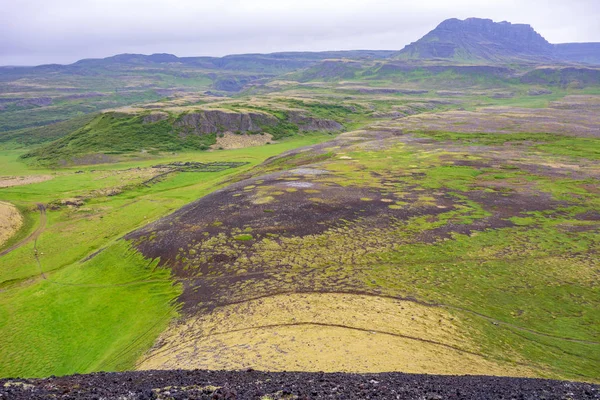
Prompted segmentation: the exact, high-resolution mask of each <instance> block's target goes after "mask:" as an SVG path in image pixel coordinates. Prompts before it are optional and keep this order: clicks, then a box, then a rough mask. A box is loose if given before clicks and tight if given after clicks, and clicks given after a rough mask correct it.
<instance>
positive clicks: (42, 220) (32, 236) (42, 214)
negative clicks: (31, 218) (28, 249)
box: [0, 203, 47, 257]
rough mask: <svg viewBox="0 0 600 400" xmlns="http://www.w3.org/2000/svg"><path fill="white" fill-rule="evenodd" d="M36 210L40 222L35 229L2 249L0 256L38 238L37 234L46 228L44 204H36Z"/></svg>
mask: <svg viewBox="0 0 600 400" xmlns="http://www.w3.org/2000/svg"><path fill="white" fill-rule="evenodd" d="M37 207H38V210H39V211H40V224H39V226H38V227H37V229H36V230H35V231H33V232H32V233H31V234H30V235H29V236H27V237H26V238H25V239H23V240H21V241H19V242H18V243H15V244H14V245H12V246H10V247H9V248H7V249H4V250H3V251H1V252H0V257H2V256H4V255H6V254H8V253H10V252H11V251H13V250H16V249H18V248H19V247H23V246H24V245H26V244H27V243H29V242H31V241H32V240H36V239H37V238H38V236H40V235H41V233H42V232H44V230H45V229H46V221H47V218H46V206H45V205H43V204H41V203H38V204H37Z"/></svg>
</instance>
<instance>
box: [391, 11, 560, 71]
mask: <svg viewBox="0 0 600 400" xmlns="http://www.w3.org/2000/svg"><path fill="white" fill-rule="evenodd" d="M553 51H554V46H553V45H552V44H550V43H548V41H547V40H546V39H544V38H543V37H542V36H541V35H540V34H539V33H537V32H536V31H535V30H534V29H533V28H532V27H531V26H530V25H525V24H511V23H510V22H494V21H492V20H491V19H480V18H468V19H466V20H464V21H463V20H459V19H456V18H453V19H448V20H446V21H444V22H442V23H441V24H439V25H438V26H437V28H435V29H434V30H433V31H431V32H429V33H428V34H427V35H425V36H424V37H423V38H421V39H419V40H418V41H416V42H414V43H411V44H409V45H408V46H406V47H405V48H404V49H403V50H401V51H400V52H399V53H398V57H399V58H403V59H435V58H442V59H454V60H458V61H460V60H464V61H474V60H485V61H506V60H509V59H520V60H523V61H531V60H544V59H546V60H550V59H551V58H552V55H553Z"/></svg>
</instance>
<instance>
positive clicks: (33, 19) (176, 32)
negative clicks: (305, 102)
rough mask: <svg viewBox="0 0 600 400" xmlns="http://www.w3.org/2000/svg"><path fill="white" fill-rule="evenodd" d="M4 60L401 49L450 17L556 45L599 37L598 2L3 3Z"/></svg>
mask: <svg viewBox="0 0 600 400" xmlns="http://www.w3.org/2000/svg"><path fill="white" fill-rule="evenodd" d="M0 6H1V7H0V9H2V11H3V12H2V13H1V14H0V65H6V64H40V63H50V62H59V63H69V62H74V61H76V60H78V59H81V58H88V57H106V56H110V55H113V54H117V53H123V52H135V53H153V52H168V53H174V54H177V55H179V56H192V55H217V56H220V55H225V54H232V53H245V52H273V51H288V50H289V51H291V50H315V51H317V50H344V49H357V48H369V49H401V48H402V47H403V46H404V45H406V44H408V43H410V42H412V41H414V40H417V39H418V38H419V37H421V36H422V35H423V34H425V33H427V32H428V31H429V30H431V29H433V28H434V27H435V26H436V25H437V24H438V23H439V22H441V21H442V20H444V19H446V18H451V17H457V18H466V17H471V16H476V17H486V18H492V19H494V20H498V21H499V20H508V21H511V22H521V23H529V24H531V25H532V26H533V27H534V28H536V29H537V30H538V31H539V32H540V33H541V34H542V35H544V36H545V37H546V38H547V39H548V40H550V41H551V42H555V43H558V42H569V41H600V27H599V25H598V23H597V21H598V20H600V3H598V1H597V0H579V1H573V0H571V1H568V0H539V1H531V0H530V1H527V2H524V1H522V0H491V1H485V2H482V1H479V0H477V1H476V0H454V1H451V2H450V1H446V0H420V1H417V2H415V1H410V2H409V1H390V0H371V1H368V0H345V1H341V0H303V1H290V0H279V1H275V0H254V1H240V0H220V1H219V0H215V1H211V2H208V1H197V0H196V1H194V0H177V1H172V0H171V1H167V0H144V1H141V0H103V1H98V0H21V1H15V0H13V1H8V0H0Z"/></svg>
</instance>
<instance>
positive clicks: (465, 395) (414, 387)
mask: <svg viewBox="0 0 600 400" xmlns="http://www.w3.org/2000/svg"><path fill="white" fill-rule="evenodd" d="M0 399H13V400H20V399H28V400H29V399H128V400H129V399H130V400H134V399H207V400H208V399H237V400H243V399H256V400H258V399H273V400H276V399H298V400H302V399H348V400H350V399H403V400H413V399H414V400H417V399H419V400H421V399H431V400H433V399H457V400H460V399H463V400H484V399H485V400H496V399H498V400H500V399H531V400H533V399H546V400H562V399H578V400H588V399H589V400H598V399H600V387H599V386H598V385H594V384H589V383H577V382H567V381H552V380H544V379H522V378H502V377H492V376H439V375H410V374H403V373H382V374H343V373H336V374H325V373H303V372H287V373H286V372H283V373H281V372H279V373H278V372H259V371H252V370H248V371H229V372H228V371H201V370H195V371H138V372H123V373H97V374H91V375H73V376H67V377H58V378H49V379H2V380H0Z"/></svg>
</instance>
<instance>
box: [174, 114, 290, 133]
mask: <svg viewBox="0 0 600 400" xmlns="http://www.w3.org/2000/svg"><path fill="white" fill-rule="evenodd" d="M278 122H279V121H278V120H277V118H275V117H273V116H271V115H269V114H264V113H258V112H248V113H240V112H233V111H232V112H229V111H223V110H206V111H198V112H191V113H187V114H184V115H181V116H180V117H179V118H178V119H177V121H175V124H174V125H175V127H178V128H180V129H181V130H182V131H183V132H185V133H190V134H198V135H205V134H211V133H220V132H260V131H261V130H262V127H263V126H275V125H277V123H278Z"/></svg>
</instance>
